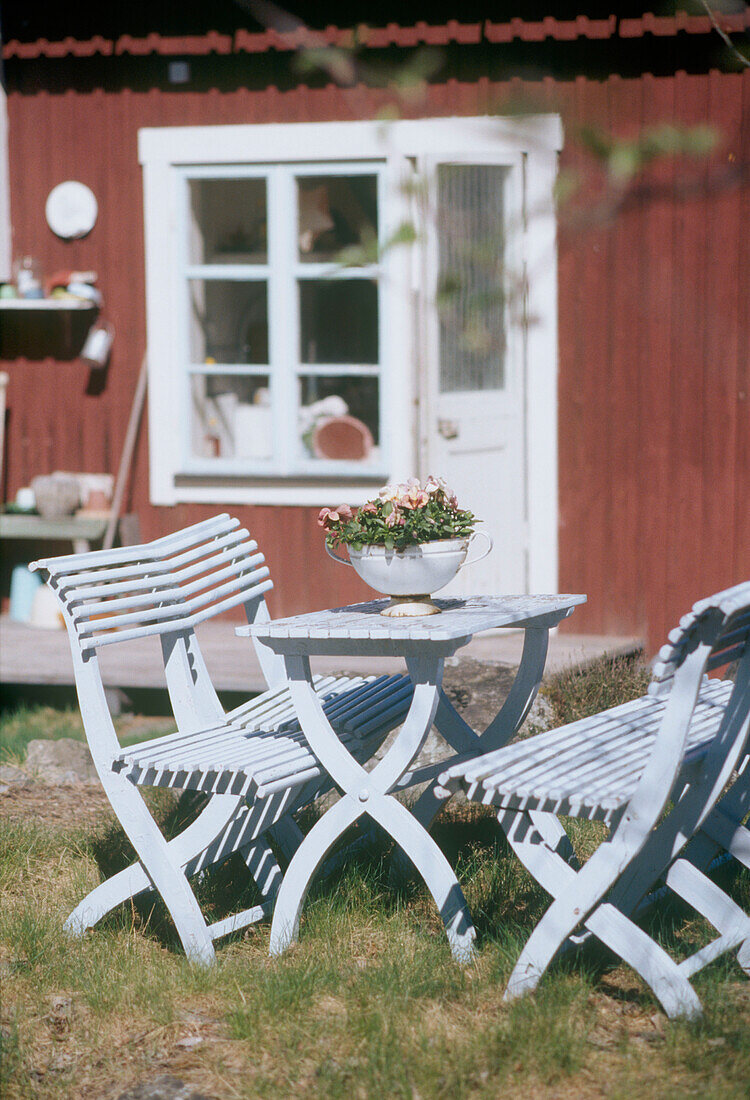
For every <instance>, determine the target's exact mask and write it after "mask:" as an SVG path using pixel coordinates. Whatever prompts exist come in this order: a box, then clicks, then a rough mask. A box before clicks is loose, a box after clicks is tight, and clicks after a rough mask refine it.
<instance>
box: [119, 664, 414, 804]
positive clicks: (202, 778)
mask: <svg viewBox="0 0 750 1100" xmlns="http://www.w3.org/2000/svg"><path fill="white" fill-rule="evenodd" d="M315 687H316V690H317V692H318V694H319V695H320V697H321V700H322V702H323V710H324V711H325V712H326V714H327V715H328V717H329V719H330V720H331V724H332V726H333V727H334V729H335V730H336V731H337V732H338V733H339V735H340V738H341V740H342V742H343V743H344V744H346V745H347V747H348V748H349V749H350V751H351V752H352V753H353V754H354V755H355V756H356V757H357V758H358V759H360V760H363V761H367V760H369V759H370V757H371V756H372V754H373V751H374V750H375V749H376V748H377V747H378V746H379V745H380V744H381V742H382V741H383V737H384V735H385V734H386V733H388V732H389V731H390V730H391V729H392V728H393V719H394V717H396V718H398V719H401V718H403V717H404V716H405V714H406V710H407V709H408V705H409V702H410V700H411V695H412V689H411V684H410V682H409V681H408V679H407V678H406V677H403V676H380V677H377V678H376V677H364V678H360V679H357V678H356V677H337V678H334V677H317V678H316V682H315ZM365 709H366V711H367V721H366V722H364V721H362V720H361V714H362V712H363V710H365ZM112 766H113V769H114V770H115V771H116V772H120V773H122V774H124V775H125V776H126V778H128V779H129V780H130V781H131V783H135V784H137V785H146V786H153V787H173V786H178V787H179V788H180V789H181V790H195V791H203V792H204V793H206V794H233V795H242V796H243V797H244V798H255V799H264V798H268V797H269V796H271V795H273V794H277V793H278V792H279V791H293V790H294V789H296V788H299V787H302V786H303V785H305V784H307V783H310V782H311V781H313V780H321V779H323V777H324V774H325V773H324V771H323V769H322V768H321V766H320V765H319V763H318V761H317V759H316V758H315V756H314V755H313V753H312V751H311V750H310V748H309V747H308V744H307V741H306V740H305V738H304V736H303V734H302V731H301V729H300V726H299V722H298V721H297V720H296V719H295V718H294V717H293V711H292V706H291V702H290V699H289V694H288V692H287V691H286V690H283V691H280V692H276V693H272V692H268V693H266V694H265V695H263V696H261V697H260V699H259V700H254V701H253V702H251V703H250V704H244V705H243V706H242V707H239V708H238V709H237V710H235V711H231V712H230V713H229V714H228V715H227V717H226V721H224V722H221V723H219V724H218V725H216V726H213V727H211V728H208V729H206V730H201V731H199V732H198V733H196V734H189V735H185V734H182V733H179V732H177V733H173V734H169V735H167V736H165V737H160V738H158V739H155V740H153V741H144V742H142V743H141V744H139V745H131V746H129V747H128V748H127V749H126V750H124V751H123V752H122V753H121V754H120V755H119V756H118V757H117V758H116V759H115V760H114V762H113V765H112Z"/></svg>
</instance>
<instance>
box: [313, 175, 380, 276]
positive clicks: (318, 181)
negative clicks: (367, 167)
mask: <svg viewBox="0 0 750 1100" xmlns="http://www.w3.org/2000/svg"><path fill="white" fill-rule="evenodd" d="M297 206H298V221H297V239H298V245H299V259H300V260H301V261H302V263H330V262H331V261H334V260H336V259H338V254H339V253H340V252H341V250H342V249H344V248H351V247H352V246H354V245H359V244H365V245H367V244H368V243H369V244H372V243H373V242H375V241H377V237H378V197H377V177H375V176H300V177H298V179H297Z"/></svg>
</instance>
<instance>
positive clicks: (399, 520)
mask: <svg viewBox="0 0 750 1100" xmlns="http://www.w3.org/2000/svg"><path fill="white" fill-rule="evenodd" d="M403 523H404V517H403V516H402V515H401V514H400V512H399V511H398V509H397V508H394V509H393V511H392V512H391V513H390V515H388V516H386V517H385V525H386V527H396V526H399V527H401V526H403Z"/></svg>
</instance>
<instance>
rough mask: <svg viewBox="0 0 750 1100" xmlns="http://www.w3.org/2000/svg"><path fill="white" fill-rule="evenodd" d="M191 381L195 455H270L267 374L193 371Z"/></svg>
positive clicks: (269, 410) (259, 456)
mask: <svg viewBox="0 0 750 1100" xmlns="http://www.w3.org/2000/svg"><path fill="white" fill-rule="evenodd" d="M190 384H191V397H192V402H191V407H192V425H191V428H192V430H191V451H192V455H193V457H194V458H246V459H249V460H252V459H268V458H271V457H272V456H273V436H272V431H271V404H270V398H269V389H268V378H267V377H262V376H260V375H257V376H254V377H252V378H237V377H236V376H235V375H222V374H194V375H192V377H191V379H190Z"/></svg>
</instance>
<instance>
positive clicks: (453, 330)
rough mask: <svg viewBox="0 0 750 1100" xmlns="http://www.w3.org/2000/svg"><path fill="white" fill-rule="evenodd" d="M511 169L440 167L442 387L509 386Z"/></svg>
mask: <svg viewBox="0 0 750 1100" xmlns="http://www.w3.org/2000/svg"><path fill="white" fill-rule="evenodd" d="M507 171H508V170H507V169H506V168H503V167H501V166H498V165H493V164H444V165H441V166H440V167H439V169H438V211H437V214H438V217H437V225H438V248H439V257H440V272H439V281H438V312H439V318H440V389H441V391H442V392H443V393H451V392H454V391H459V390H495V389H501V388H502V387H503V385H504V375H505V294H504V286H505V284H506V282H507V277H506V273H505V271H504V224H503V218H504V211H503V186H504V181H505V177H506V174H507Z"/></svg>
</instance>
